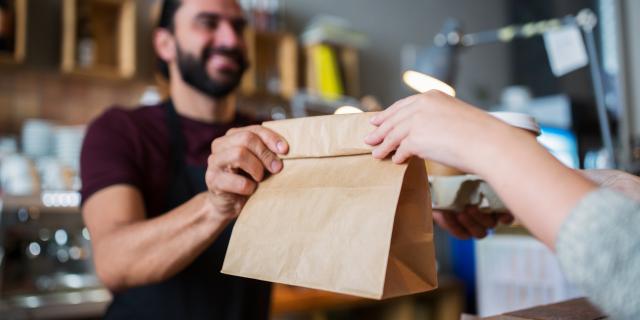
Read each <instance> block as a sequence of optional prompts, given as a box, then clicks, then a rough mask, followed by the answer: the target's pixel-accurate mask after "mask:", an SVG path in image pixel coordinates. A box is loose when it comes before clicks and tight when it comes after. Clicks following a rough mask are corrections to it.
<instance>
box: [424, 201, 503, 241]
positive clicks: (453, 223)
mask: <svg viewBox="0 0 640 320" xmlns="http://www.w3.org/2000/svg"><path fill="white" fill-rule="evenodd" d="M433 220H434V221H435V222H436V223H437V224H438V225H439V226H440V227H441V228H443V229H445V230H446V231H448V232H449V233H451V234H452V235H454V236H455V237H456V238H459V239H469V238H471V237H474V238H484V237H486V236H487V230H489V229H493V228H495V227H496V225H498V223H504V224H510V223H512V222H513V216H512V215H511V214H508V213H496V214H486V213H483V212H480V210H478V208H477V207H475V206H468V207H466V208H465V210H463V211H462V212H445V211H439V210H434V211H433Z"/></svg>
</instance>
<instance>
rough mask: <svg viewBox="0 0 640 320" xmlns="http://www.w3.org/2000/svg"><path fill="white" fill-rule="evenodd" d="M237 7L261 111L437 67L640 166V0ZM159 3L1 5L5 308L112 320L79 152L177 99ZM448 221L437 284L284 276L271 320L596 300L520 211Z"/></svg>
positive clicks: (568, 139)
mask: <svg viewBox="0 0 640 320" xmlns="http://www.w3.org/2000/svg"><path fill="white" fill-rule="evenodd" d="M203 1H204V0H203ZM211 1H216V0H211ZM238 2H239V4H240V5H241V7H242V9H243V11H244V16H245V17H246V20H247V22H248V25H247V27H246V28H245V29H244V34H243V36H244V41H245V43H246V51H247V56H248V60H249V61H250V67H249V68H248V69H247V71H246V72H245V73H244V76H243V78H242V80H241V82H240V84H239V86H238V89H237V90H236V91H234V93H232V94H233V95H234V96H235V97H236V98H237V100H236V106H237V108H238V110H240V111H241V112H242V113H243V114H245V115H248V116H249V117H250V118H251V119H252V120H253V121H268V120H283V119H291V118H301V117H313V116H321V115H330V114H334V113H342V112H345V113H350V112H361V111H364V112H375V111H380V110H383V109H385V108H386V107H388V106H389V105H391V104H392V103H393V102H395V101H396V100H398V99H401V98H404V97H407V96H410V95H413V94H416V93H418V92H419V91H424V90H425V88H424V87H423V86H421V85H424V83H420V81H419V80H420V79H423V78H420V77H422V76H424V75H426V74H428V75H429V76H431V77H435V78H438V79H439V80H441V81H443V82H444V83H446V84H448V85H449V87H450V88H451V89H452V90H453V92H452V93H453V94H455V96H456V97H457V98H460V99H461V100H463V101H466V102H469V103H471V104H473V105H475V106H478V107H480V108H482V109H484V110H486V111H490V112H517V113H520V114H527V115H529V116H531V117H532V118H533V119H535V122H536V126H538V127H539V128H540V132H541V133H540V134H539V136H538V141H539V142H540V143H541V144H543V145H544V146H545V147H546V148H547V149H548V150H549V151H550V152H551V153H552V154H553V155H554V156H556V157H557V158H558V159H559V160H560V161H562V162H563V163H564V164H565V165H567V166H569V167H571V168H575V169H619V170H623V171H626V172H629V173H632V174H638V173H640V111H639V110H640V37H638V36H637V30H640V2H638V1H632V0H563V1H552V0H540V1H515V0H485V1H473V0H449V1H434V0H402V1H384V0H349V1H338V0H324V1H312V0H239V1H238ZM161 4H162V0H0V318H2V319H98V318H102V317H103V316H104V313H105V310H106V309H107V307H108V306H109V304H110V303H111V300H112V292H110V291H109V290H108V289H106V287H105V286H104V285H103V284H102V282H101V281H100V280H99V278H98V277H97V276H96V271H95V267H94V264H93V260H92V257H93V256H92V247H91V235H90V233H89V230H88V229H87V228H86V227H85V224H84V222H83V218H82V215H81V208H82V207H81V204H82V199H81V195H80V192H79V191H80V190H81V188H82V180H81V175H80V154H81V151H82V145H83V139H84V137H85V132H86V129H87V127H88V126H89V124H90V123H91V122H92V121H93V120H94V119H96V118H97V117H99V116H100V115H101V114H103V112H105V111H106V110H108V109H109V108H110V107H112V106H120V107H122V108H144V106H147V105H157V104H158V103H160V102H161V101H163V100H164V99H165V98H167V97H168V95H169V90H170V88H169V86H168V83H167V81H166V79H164V78H163V77H162V76H161V75H160V73H159V72H158V69H157V60H156V55H155V52H154V47H153V45H152V41H151V39H152V36H153V32H154V29H155V28H156V26H157V24H158V19H159V15H160V10H161ZM634 31H636V32H634ZM495 156H496V157H500V155H499V154H496V155H495ZM428 172H429V176H430V178H438V175H442V176H446V175H451V172H447V171H446V170H444V169H443V170H442V171H439V170H438V168H436V167H435V165H434V167H433V168H431V169H429V168H428ZM453 174H454V175H455V173H453ZM433 181H435V180H433ZM424 183H425V184H428V181H424ZM523 183H526V182H524V181H523ZM431 186H432V187H434V186H435V184H432V185H431ZM434 192H435V190H432V198H433V201H435V200H436V197H435V196H434V195H433V193H434ZM479 205H481V206H482V205H483V203H479ZM434 206H435V204H434ZM434 229H435V230H434V238H433V243H434V244H435V252H436V254H435V256H436V259H435V260H436V262H435V263H436V266H437V274H438V288H437V289H434V290H430V291H427V292H423V293H418V294H412V295H406V296H402V297H396V298H391V299H382V300H375V299H369V298H364V297H358V296H353V295H348V294H340V293H335V292H330V291H323V290H316V289H312V288H305V287H299V286H293V285H289V284H283V283H276V284H274V285H273V287H272V291H271V292H272V294H271V305H270V318H272V319H314V320H315V319H460V317H461V315H462V314H469V315H477V316H479V317H487V316H494V315H499V314H504V313H507V312H512V311H515V310H521V309H526V308H530V307H535V306H541V305H546V304H551V303H556V302H561V301H566V300H571V299H574V298H580V297H583V294H582V293H581V292H580V290H579V289H578V288H576V287H574V286H573V285H572V284H571V283H570V282H568V281H567V280H566V277H565V275H564V274H563V272H562V270H561V269H560V267H559V265H558V261H557V259H556V257H555V256H554V254H553V252H552V251H550V250H549V249H548V248H547V247H545V246H544V245H543V244H542V243H541V242H539V241H538V240H536V238H534V237H533V236H531V234H529V232H528V231H527V230H526V229H525V228H524V227H523V226H520V225H519V224H518V223H517V221H516V223H514V224H513V225H500V226H498V227H496V228H495V229H493V230H491V231H490V232H489V235H488V236H487V237H485V238H483V239H467V240H460V239H457V238H455V237H454V236H452V235H451V234H449V233H448V232H447V231H445V230H443V229H441V228H440V227H439V226H437V225H435V226H434ZM166 254H167V255H171V254H172V252H166ZM211 272H212V273H217V272H220V270H211ZM585 303H586V302H585ZM523 317H524V316H523ZM510 319H511V318H510ZM518 319H520V318H518ZM540 319H541V318H540ZM544 319H547V318H544ZM554 319H555V318H554ZM567 319H569V318H567ZM572 319H573V318H572ZM575 319H578V318H575ZM581 319H585V318H581ZM593 319H595V318H593Z"/></svg>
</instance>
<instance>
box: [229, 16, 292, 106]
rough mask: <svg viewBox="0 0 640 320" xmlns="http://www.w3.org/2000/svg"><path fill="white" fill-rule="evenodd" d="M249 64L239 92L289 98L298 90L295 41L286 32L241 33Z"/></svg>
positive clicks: (248, 29)
mask: <svg viewBox="0 0 640 320" xmlns="http://www.w3.org/2000/svg"><path fill="white" fill-rule="evenodd" d="M245 42H246V45H247V56H248V58H249V61H250V63H251V65H250V67H249V69H248V70H247V72H246V74H245V75H244V78H243V79H242V84H241V93H242V94H243V95H249V96H250V95H265V94H266V95H274V96H278V97H281V98H284V99H291V98H292V97H293V96H294V95H295V93H296V91H297V90H298V42H297V40H296V37H295V36H294V35H293V34H290V33H287V32H266V31H256V30H255V29H253V28H247V30H246V32H245Z"/></svg>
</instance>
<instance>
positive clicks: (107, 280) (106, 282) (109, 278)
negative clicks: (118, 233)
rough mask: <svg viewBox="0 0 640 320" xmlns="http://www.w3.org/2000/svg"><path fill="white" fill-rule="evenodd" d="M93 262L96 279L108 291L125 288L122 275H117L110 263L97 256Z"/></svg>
mask: <svg viewBox="0 0 640 320" xmlns="http://www.w3.org/2000/svg"><path fill="white" fill-rule="evenodd" d="M94 262H95V268H96V275H97V276H98V279H99V280H100V282H102V285H103V286H104V287H106V288H107V289H109V291H112V292H117V291H122V290H124V289H126V288H127V286H126V284H125V280H124V277H122V276H120V275H118V273H117V272H115V270H114V268H113V266H112V265H110V263H108V262H107V261H103V260H102V259H98V258H97V257H96V259H95V260H94Z"/></svg>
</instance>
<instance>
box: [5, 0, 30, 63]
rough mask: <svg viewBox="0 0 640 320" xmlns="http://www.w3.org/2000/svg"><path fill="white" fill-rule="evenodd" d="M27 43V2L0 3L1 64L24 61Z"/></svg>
mask: <svg viewBox="0 0 640 320" xmlns="http://www.w3.org/2000/svg"><path fill="white" fill-rule="evenodd" d="M26 43H27V0H7V1H0V62H2V63H21V62H22V61H24V58H25V56H26Z"/></svg>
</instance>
